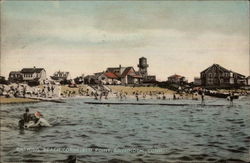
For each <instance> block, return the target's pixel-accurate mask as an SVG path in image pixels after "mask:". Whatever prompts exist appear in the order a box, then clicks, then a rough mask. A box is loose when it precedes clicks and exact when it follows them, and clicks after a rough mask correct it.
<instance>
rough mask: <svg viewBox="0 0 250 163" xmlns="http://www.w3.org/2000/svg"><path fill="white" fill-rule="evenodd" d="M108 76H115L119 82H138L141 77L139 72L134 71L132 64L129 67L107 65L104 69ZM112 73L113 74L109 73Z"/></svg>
mask: <svg viewBox="0 0 250 163" xmlns="http://www.w3.org/2000/svg"><path fill="white" fill-rule="evenodd" d="M106 73H108V74H109V75H110V76H115V79H117V80H120V81H121V84H123V85H124V84H139V83H140V82H141V80H142V79H143V77H142V75H141V74H140V73H139V72H136V71H135V69H134V68H133V67H132V66H129V67H122V66H121V65H120V66H119V67H109V68H107V70H106ZM111 74H113V75H111Z"/></svg>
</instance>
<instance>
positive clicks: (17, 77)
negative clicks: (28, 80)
mask: <svg viewBox="0 0 250 163" xmlns="http://www.w3.org/2000/svg"><path fill="white" fill-rule="evenodd" d="M8 80H9V81H10V82H11V83H20V82H22V81H23V76H22V74H21V72H20V71H11V72H10V73H9V79H8Z"/></svg>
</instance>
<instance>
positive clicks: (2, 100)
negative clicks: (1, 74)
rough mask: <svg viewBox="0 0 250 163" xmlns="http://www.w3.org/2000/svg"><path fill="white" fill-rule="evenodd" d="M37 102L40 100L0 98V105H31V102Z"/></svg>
mask: <svg viewBox="0 0 250 163" xmlns="http://www.w3.org/2000/svg"><path fill="white" fill-rule="evenodd" d="M39 101H40V100H35V99H29V98H6V97H0V104H16V103H33V102H39Z"/></svg>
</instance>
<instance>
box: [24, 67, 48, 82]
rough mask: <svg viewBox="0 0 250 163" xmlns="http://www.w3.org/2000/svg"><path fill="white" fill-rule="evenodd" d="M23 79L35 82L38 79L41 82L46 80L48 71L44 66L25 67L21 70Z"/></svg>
mask: <svg viewBox="0 0 250 163" xmlns="http://www.w3.org/2000/svg"><path fill="white" fill-rule="evenodd" d="M20 72H21V74H22V77H23V81H26V82H33V81H37V82H39V83H41V82H44V81H45V80H46V71H45V69H44V68H36V67H34V68H23V69H22V70H21V71H20Z"/></svg>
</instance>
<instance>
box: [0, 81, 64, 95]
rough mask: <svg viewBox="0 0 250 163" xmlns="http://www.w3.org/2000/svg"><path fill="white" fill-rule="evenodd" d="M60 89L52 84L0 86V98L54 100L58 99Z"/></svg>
mask: <svg viewBox="0 0 250 163" xmlns="http://www.w3.org/2000/svg"><path fill="white" fill-rule="evenodd" d="M60 95H61V87H60V86H59V85H56V84H53V83H47V84H44V85H40V86H33V87H31V86H29V85H27V84H23V83H22V84H19V83H18V84H16V83H12V84H10V85H3V84H1V85H0V96H4V97H7V98H10V97H16V98H17V97H20V98H55V97H60Z"/></svg>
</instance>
